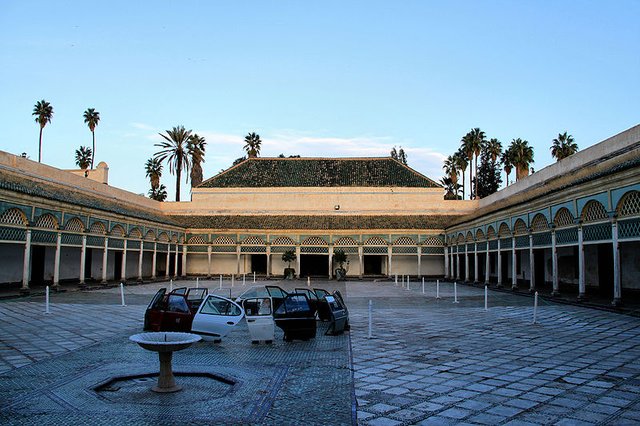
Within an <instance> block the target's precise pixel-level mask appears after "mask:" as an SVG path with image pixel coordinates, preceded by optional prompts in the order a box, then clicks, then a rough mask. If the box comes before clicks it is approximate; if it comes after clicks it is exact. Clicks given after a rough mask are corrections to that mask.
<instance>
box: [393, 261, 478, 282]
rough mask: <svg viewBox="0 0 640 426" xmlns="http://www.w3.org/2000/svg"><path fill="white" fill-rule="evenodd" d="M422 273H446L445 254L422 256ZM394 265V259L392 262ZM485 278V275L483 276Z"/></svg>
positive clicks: (428, 274) (429, 274) (437, 274)
mask: <svg viewBox="0 0 640 426" xmlns="http://www.w3.org/2000/svg"><path fill="white" fill-rule="evenodd" d="M420 262H421V268H420V269H422V275H424V276H433V275H436V276H439V275H444V256H422V259H420ZM391 263H392V265H393V261H392V262H391ZM482 279H484V277H482Z"/></svg>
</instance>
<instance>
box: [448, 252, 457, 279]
mask: <svg viewBox="0 0 640 426" xmlns="http://www.w3.org/2000/svg"><path fill="white" fill-rule="evenodd" d="M456 253H458V250H457V247H456ZM449 262H450V263H451V266H450V267H449V279H451V278H454V277H455V275H456V269H455V267H454V263H455V256H454V255H453V246H451V253H450V254H449Z"/></svg>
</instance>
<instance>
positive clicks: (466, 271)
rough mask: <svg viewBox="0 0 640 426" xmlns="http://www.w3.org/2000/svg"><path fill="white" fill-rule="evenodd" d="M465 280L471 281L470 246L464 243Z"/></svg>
mask: <svg viewBox="0 0 640 426" xmlns="http://www.w3.org/2000/svg"><path fill="white" fill-rule="evenodd" d="M464 280H465V281H466V282H468V281H469V244H467V243H466V242H465V243H464Z"/></svg>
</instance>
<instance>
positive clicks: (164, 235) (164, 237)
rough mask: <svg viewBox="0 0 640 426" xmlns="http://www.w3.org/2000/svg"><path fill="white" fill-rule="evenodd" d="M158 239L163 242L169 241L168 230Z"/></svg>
mask: <svg viewBox="0 0 640 426" xmlns="http://www.w3.org/2000/svg"><path fill="white" fill-rule="evenodd" d="M158 241H161V242H163V243H168V242H169V235H167V233H166V232H161V233H160V234H159V235H158Z"/></svg>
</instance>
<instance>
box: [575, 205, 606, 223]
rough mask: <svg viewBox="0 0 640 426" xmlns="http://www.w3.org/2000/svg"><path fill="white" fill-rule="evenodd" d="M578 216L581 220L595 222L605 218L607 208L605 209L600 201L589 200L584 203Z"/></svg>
mask: <svg viewBox="0 0 640 426" xmlns="http://www.w3.org/2000/svg"><path fill="white" fill-rule="evenodd" d="M580 218H581V219H582V221H583V222H597V221H601V220H607V219H608V218H609V215H608V214H607V209H605V207H604V206H603V205H602V203H601V202H599V201H596V200H590V201H589V202H587V204H585V205H584V208H583V209H582V214H581V215H580Z"/></svg>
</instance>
